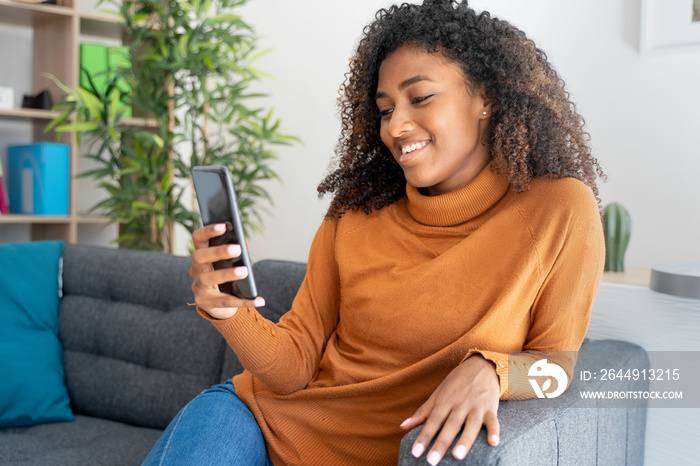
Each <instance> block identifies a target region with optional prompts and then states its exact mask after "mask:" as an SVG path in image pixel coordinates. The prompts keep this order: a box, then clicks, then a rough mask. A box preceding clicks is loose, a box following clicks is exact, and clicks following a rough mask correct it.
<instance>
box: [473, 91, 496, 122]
mask: <svg viewBox="0 0 700 466" xmlns="http://www.w3.org/2000/svg"><path fill="white" fill-rule="evenodd" d="M491 94H492V93H491V92H489V91H488V90H487V89H486V88H485V87H482V88H481V89H479V93H478V95H479V100H480V102H481V105H480V107H481V115H482V117H484V118H491V115H492V114H493V113H495V112H497V111H498V108H499V105H498V102H497V101H496V99H494V98H493V97H492V96H491ZM484 112H486V113H484Z"/></svg>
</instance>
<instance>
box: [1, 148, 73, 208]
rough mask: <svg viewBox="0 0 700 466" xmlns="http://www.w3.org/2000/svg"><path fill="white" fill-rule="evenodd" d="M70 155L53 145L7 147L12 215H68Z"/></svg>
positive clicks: (63, 149) (67, 149)
mask: <svg viewBox="0 0 700 466" xmlns="http://www.w3.org/2000/svg"><path fill="white" fill-rule="evenodd" d="M69 151H70V149H69V147H68V145H66V144H57V143H50V142H39V143H35V144H26V145H10V146H8V147H7V165H8V173H7V184H8V194H9V196H10V212H11V213H15V214H30V215H68V186H69V182H70V168H69V165H70V162H69V159H70V157H69Z"/></svg>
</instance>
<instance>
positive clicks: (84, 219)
mask: <svg viewBox="0 0 700 466" xmlns="http://www.w3.org/2000/svg"><path fill="white" fill-rule="evenodd" d="M72 222H77V223H80V224H93V225H97V224H102V223H112V219H111V218H110V217H100V216H97V215H83V216H78V217H77V218H71V217H68V216H56V215H24V214H2V215H0V223H6V224H7V223H21V224H27V223H72Z"/></svg>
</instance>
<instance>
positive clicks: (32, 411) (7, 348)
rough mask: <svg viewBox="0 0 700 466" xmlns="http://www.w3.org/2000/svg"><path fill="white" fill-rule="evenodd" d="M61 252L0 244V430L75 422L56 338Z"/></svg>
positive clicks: (46, 245)
mask: <svg viewBox="0 0 700 466" xmlns="http://www.w3.org/2000/svg"><path fill="white" fill-rule="evenodd" d="M62 249H63V242H61V241H45V242H33V243H16V244H6V245H3V246H0V427H8V426H28V425H34V424H40V423H44V422H56V421H72V420H73V413H72V412H71V410H70V407H69V400H68V392H67V391H66V386H65V383H64V373H63V348H62V347H61V343H60V341H59V340H58V322H59V319H58V309H59V297H58V293H59V260H60V258H61V251H62Z"/></svg>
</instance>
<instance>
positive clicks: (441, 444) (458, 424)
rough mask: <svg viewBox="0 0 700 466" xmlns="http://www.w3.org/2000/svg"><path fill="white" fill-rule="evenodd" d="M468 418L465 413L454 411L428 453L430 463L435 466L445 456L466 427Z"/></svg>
mask: <svg viewBox="0 0 700 466" xmlns="http://www.w3.org/2000/svg"><path fill="white" fill-rule="evenodd" d="M466 417H467V416H466V413H465V412H458V411H452V412H451V413H450V415H449V416H448V417H447V419H446V420H445V422H444V423H443V425H442V429H440V435H438V437H437V439H436V440H435V443H433V446H432V447H431V448H430V451H429V452H428V463H430V464H431V465H433V466H434V465H436V464H438V463H439V462H440V460H441V459H442V457H443V456H445V453H446V452H447V450H448V449H449V448H450V445H452V442H453V441H454V439H455V438H456V437H457V435H458V434H459V431H460V430H461V429H462V426H464V419H465V418H466Z"/></svg>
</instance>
